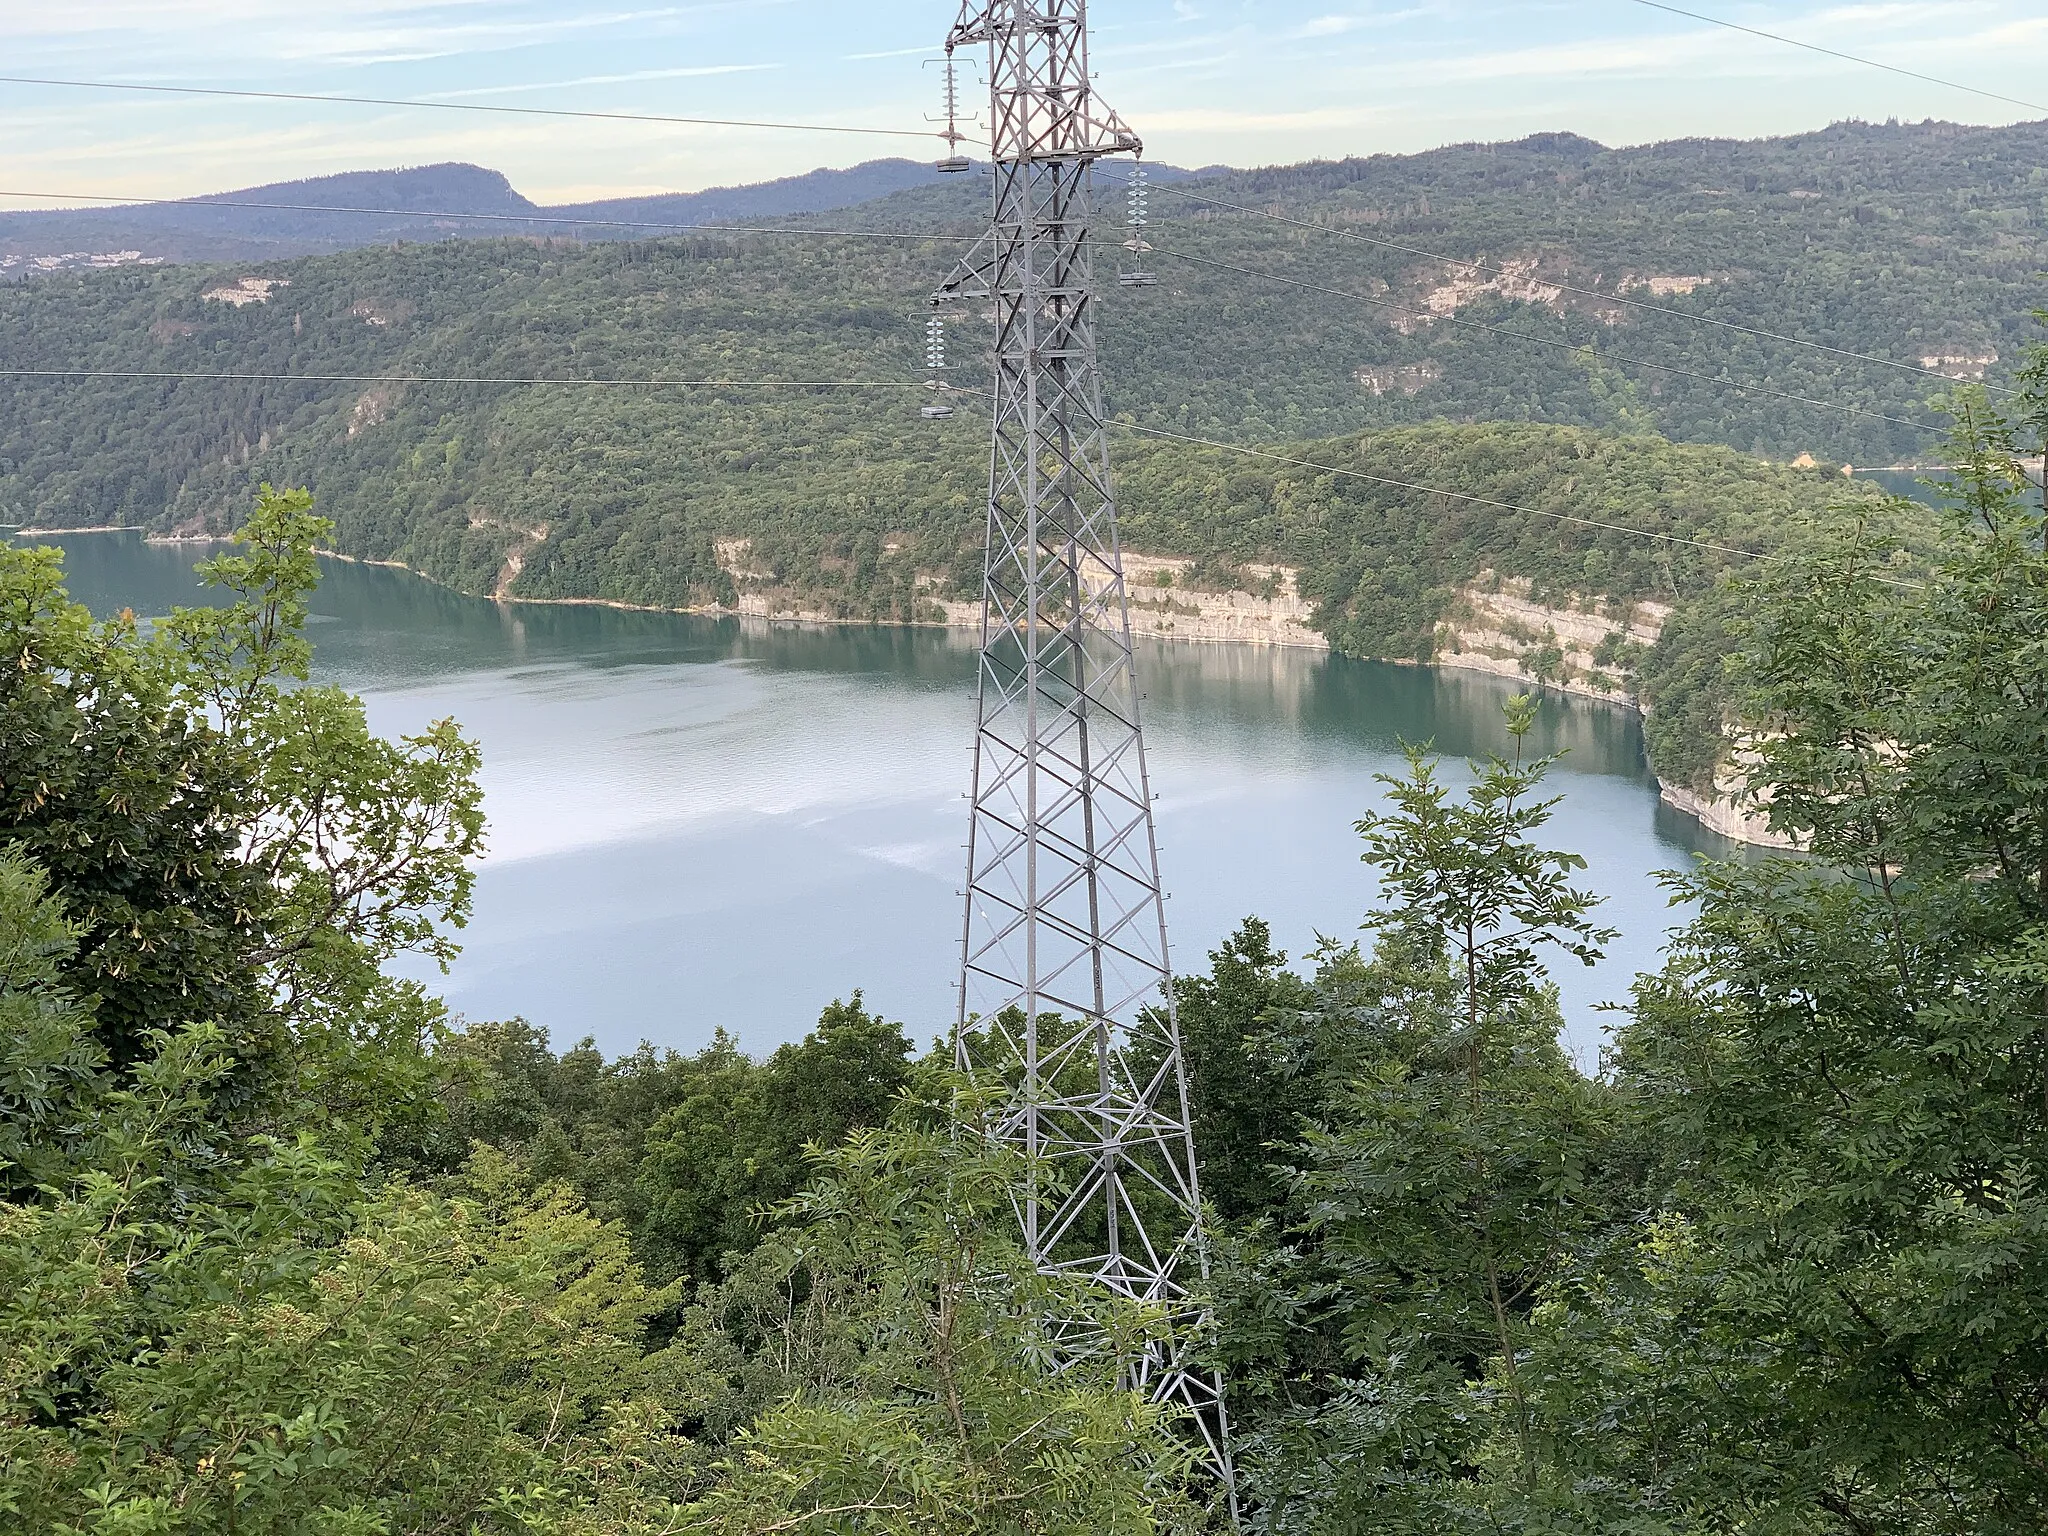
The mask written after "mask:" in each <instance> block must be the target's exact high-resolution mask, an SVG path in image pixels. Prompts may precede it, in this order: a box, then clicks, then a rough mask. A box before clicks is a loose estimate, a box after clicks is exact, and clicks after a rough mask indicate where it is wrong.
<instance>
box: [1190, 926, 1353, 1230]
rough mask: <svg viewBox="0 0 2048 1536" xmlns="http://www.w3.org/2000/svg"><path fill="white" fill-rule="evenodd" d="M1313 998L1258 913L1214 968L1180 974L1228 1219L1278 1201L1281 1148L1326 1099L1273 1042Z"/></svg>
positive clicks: (1197, 1122)
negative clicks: (1276, 1153) (1276, 1158)
mask: <svg viewBox="0 0 2048 1536" xmlns="http://www.w3.org/2000/svg"><path fill="white" fill-rule="evenodd" d="M1314 1001H1315V993H1314V991H1313V990H1312V989H1311V988H1310V987H1309V986H1308V984H1307V983H1305V982H1304V981H1302V979H1301V978H1300V977H1299V976H1296V975H1295V974H1294V973H1293V972H1292V971H1290V970H1288V969H1287V956H1286V955H1284V954H1282V953H1281V952H1280V951H1278V950H1276V949H1274V948H1273V930H1272V928H1271V927H1270V926H1268V925H1267V924H1266V923H1264V922H1261V921H1260V920H1259V919H1258V918H1255V917H1248V918H1246V919H1245V920H1244V923H1243V925H1242V926H1240V927H1239V928H1238V930H1237V932H1236V933H1234V934H1232V935H1231V936H1230V938H1229V939H1227V940H1226V941H1225V942H1224V944H1223V947H1222V948H1221V949H1217V950H1212V951H1211V952H1210V955H1209V971H1208V974H1207V975H1194V976H1180V977H1176V978H1175V980H1174V1003H1175V1014H1176V1017H1177V1019H1178V1021H1179V1024H1180V1038H1181V1049H1182V1051H1184V1052H1185V1053H1186V1058H1187V1071H1188V1094H1189V1100H1190V1103H1191V1106H1192V1110H1193V1114H1194V1126H1195V1145H1196V1146H1197V1147H1198V1148H1199V1149H1200V1151H1201V1181H1202V1198H1203V1200H1204V1201H1206V1202H1207V1203H1208V1204H1209V1205H1211V1206H1213V1207H1214V1208H1215V1210H1216V1212H1217V1213H1218V1214H1219V1215H1221V1216H1222V1217H1224V1218H1225V1219H1226V1220H1228V1221H1232V1222H1236V1221H1244V1220H1249V1219H1252V1218H1254V1217H1256V1216H1258V1215H1260V1214H1261V1213H1263V1212H1265V1211H1267V1210H1270V1209H1271V1208H1272V1206H1273V1205H1274V1204H1275V1203H1276V1202H1277V1200H1278V1199H1279V1196H1280V1178H1279V1175H1278V1173H1277V1171H1276V1170H1275V1169H1274V1167H1273V1166H1272V1164H1273V1153H1274V1149H1275V1147H1276V1145H1277V1144H1279V1143H1283V1142H1287V1141H1291V1140H1292V1139H1293V1137H1294V1134H1295V1132H1296V1130H1297V1129H1298V1128H1299V1125H1300V1122H1301V1120H1302V1119H1303V1117H1304V1116H1307V1115H1311V1114H1313V1113H1314V1112H1315V1110H1316V1108H1317V1107H1318V1106H1319V1095H1318V1093H1317V1087H1318V1085H1317V1083H1316V1082H1315V1080H1314V1078H1313V1077H1312V1076H1310V1075H1308V1074H1306V1073H1304V1072H1302V1071H1301V1070H1300V1064H1299V1063H1298V1062H1297V1061H1295V1060H1294V1059H1293V1057H1292V1056H1291V1054H1289V1053H1286V1052H1284V1051H1279V1050H1276V1049H1274V1042H1276V1041H1279V1040H1284V1039H1286V1038H1288V1037H1289V1036H1290V1035H1291V1034H1293V1033H1296V1032H1297V1031H1296V1029H1295V1026H1296V1025H1297V1024H1298V1021H1299V1019H1300V1018H1301V1016H1302V1014H1303V1013H1304V1012H1305V1011H1306V1010H1308V1009H1309V1008H1310V1007H1312V1006H1313V1004H1314Z"/></svg>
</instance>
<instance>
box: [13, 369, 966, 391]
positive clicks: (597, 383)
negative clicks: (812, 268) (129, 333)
mask: <svg viewBox="0 0 2048 1536" xmlns="http://www.w3.org/2000/svg"><path fill="white" fill-rule="evenodd" d="M0 379H169V380H206V381H212V382H215V383H249V382H254V383H261V384H527V385H535V386H543V387H548V388H564V389H575V388H618V389H627V388H632V389H923V388H925V387H926V386H925V385H924V384H923V382H922V381H920V380H916V379H534V378H517V377H506V378H486V377H473V378H461V377H446V376H441V375H435V374H419V373H180V372H177V371H175V370H172V369H167V368H0Z"/></svg>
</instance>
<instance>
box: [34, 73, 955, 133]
mask: <svg viewBox="0 0 2048 1536" xmlns="http://www.w3.org/2000/svg"><path fill="white" fill-rule="evenodd" d="M0 85H50V86H63V87H66V88H68V89H73V90H85V91H139V92H146V93H151V94H155V95H160V96H227V97H233V98H236V99H239V100H245V101H317V102H326V103H328V104H330V105H335V106H355V107H408V108H418V109H420V110H422V111H432V112H496V113H503V114H507V115H509V116H513V117H572V118H584V119H589V120H593V121H596V122H609V123H668V124H672V125H680V126H683V127H689V128H767V129H773V130H775V131H777V132H792V133H851V134H862V135H866V136H868V137H874V138H886V139H934V138H940V137H943V135H941V134H938V133H936V132H934V131H933V130H931V129H929V128H855V127H851V126H849V125H845V124H839V123H773V122H754V121H750V120H748V119H745V118H736V117H672V116H669V115H668V114H666V113H659V112H591V111H578V110H575V109H573V108H569V107H508V106H502V105H499V104H497V103H495V102H483V101H418V100H411V101H408V100H405V99H403V98H399V97H390V96H325V95H317V94H314V93H312V92H307V91H237V90H229V89H227V88H225V87H222V86H206V85H132V84H128V83H126V82H123V81H117V80H53V79H46V78H42V77H39V76H30V75H0Z"/></svg>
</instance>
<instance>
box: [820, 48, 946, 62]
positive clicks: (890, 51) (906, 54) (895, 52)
mask: <svg viewBox="0 0 2048 1536" xmlns="http://www.w3.org/2000/svg"><path fill="white" fill-rule="evenodd" d="M942 51H943V50H942V49H941V47H940V46H939V45H938V44H937V43H927V44H925V45H924V46H923V47H922V48H885V49H883V50H882V51H881V52H880V53H849V54H845V55H842V57H844V58H845V59H847V60H848V61H849V62H851V61H853V60H856V59H907V58H910V57H912V56H913V55H916V54H920V53H929V54H931V55H932V56H933V57H937V56H938V55H939V53H941V52H942Z"/></svg>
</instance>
